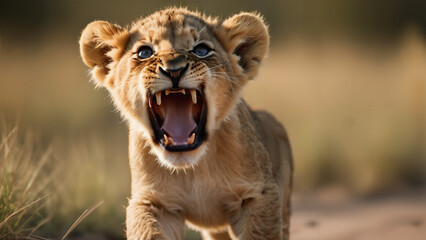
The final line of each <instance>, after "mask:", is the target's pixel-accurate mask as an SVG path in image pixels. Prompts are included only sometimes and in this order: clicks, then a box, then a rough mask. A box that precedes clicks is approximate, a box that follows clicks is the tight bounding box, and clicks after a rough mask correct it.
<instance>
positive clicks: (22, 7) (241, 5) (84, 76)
mask: <svg viewBox="0 0 426 240" xmlns="http://www.w3.org/2000/svg"><path fill="white" fill-rule="evenodd" d="M1 5H2V6H1V8H0V118H1V119H2V121H4V122H6V125H9V126H14V125H17V126H18V127H19V131H18V132H19V135H20V136H22V137H21V138H22V139H23V138H24V137H23V136H25V135H27V134H28V132H31V135H32V139H33V141H34V142H35V144H36V145H37V147H38V148H39V149H47V148H48V147H49V146H50V149H51V154H50V158H51V160H50V162H49V164H50V165H49V166H51V168H58V169H60V170H58V171H59V172H60V174H57V175H55V178H54V179H53V180H52V182H53V188H52V189H54V190H52V189H50V192H53V194H51V198H52V199H53V200H52V201H51V202H49V204H46V206H45V207H46V208H45V210H44V211H46V212H48V213H49V215H51V216H50V217H51V219H50V221H48V223H46V224H45V225H44V227H43V228H41V230H40V235H42V236H47V237H55V238H57V237H59V236H62V235H63V234H64V233H65V232H66V230H67V229H68V228H69V226H70V225H71V223H72V222H73V221H74V220H75V219H76V218H77V217H78V216H79V215H80V214H81V213H82V212H83V211H84V209H86V208H88V207H89V206H90V205H92V204H94V203H96V202H99V201H101V200H105V202H104V204H103V205H102V206H101V207H100V208H99V209H97V210H96V211H95V212H94V213H93V214H92V215H90V216H89V217H87V219H85V220H84V221H83V222H82V223H81V224H80V225H79V226H78V227H77V229H76V230H75V231H74V236H77V237H78V236H87V234H89V235H88V236H90V237H88V239H94V238H100V239H102V237H104V238H105V237H106V238H108V239H109V238H112V239H116V238H121V237H123V236H124V231H123V228H124V206H126V205H127V197H129V196H130V194H129V187H130V182H129V181H130V176H129V170H128V160H127V128H126V126H125V123H124V122H123V121H122V120H121V119H120V118H119V116H118V114H117V113H116V112H115V110H114V108H113V106H112V104H111V101H110V100H109V98H108V94H107V92H106V91H105V90H103V89H94V85H93V84H91V83H90V82H89V75H88V69H87V67H85V66H84V65H83V63H82V61H81V58H80V56H79V47H78V39H79V36H80V33H81V30H82V29H83V28H84V27H85V26H86V25H87V24H88V23H89V22H91V21H93V20H99V19H100V20H108V21H110V22H114V23H118V24H120V25H127V24H130V23H131V22H132V21H134V20H136V19H137V18H139V17H143V16H146V15H147V14H150V13H152V12H154V11H156V10H159V9H162V8H165V7H167V6H187V7H189V8H190V9H192V10H199V11H202V12H206V13H207V14H208V15H212V16H219V17H220V18H222V19H224V18H226V17H228V16H231V15H232V14H234V13H238V12H240V11H257V12H260V13H261V14H263V15H264V16H265V19H266V21H267V22H268V23H269V26H270V34H271V43H272V44H271V48H270V54H269V57H268V59H267V60H266V61H265V63H264V67H263V69H262V70H261V73H260V74H259V77H258V78H257V79H256V80H254V81H252V82H250V83H249V84H248V86H247V87H246V89H245V91H244V96H245V98H246V99H247V101H248V102H249V103H250V104H251V105H252V106H253V107H254V108H255V109H261V108H262V109H267V110H269V111H271V112H272V113H274V115H275V116H277V118H278V119H279V120H280V121H281V122H282V123H283V124H285V126H286V128H287V130H288V132H289V135H290V139H291V141H292V145H293V150H294V157H295V166H296V172H295V193H296V195H297V194H309V193H312V192H318V191H322V189H327V188H330V187H332V188H335V187H336V188H339V189H342V190H343V191H344V192H345V193H347V194H349V195H351V196H355V197H369V196H375V195H380V194H388V193H394V194H403V193H404V192H406V191H419V189H421V190H424V189H425V186H426V41H425V34H426V14H425V13H426V2H424V1H416V0H389V1H379V0H375V1H364V0H346V1H339V0H322V1H320V0H292V1H290V0H288V1H285V0H284V1H278V0H277V1H255V0H245V1H243V0H234V1H229V0H228V1H225V0H216V1H195V0H194V1H161V0H159V1H144V0H139V1H113V0H106V1H82V0H73V1H71V0H63V1H53V0H50V1H49V0H37V1H34V0H25V1H24V0H20V1H19V0H18V1H4V2H2V4H1ZM5 129H6V128H5V127H4V128H2V129H1V131H6V130H5ZM35 161H37V159H36V160H35ZM46 172H49V171H46ZM46 174H47V175H49V174H48V173H46ZM95 236H96V237H95ZM187 239H198V237H197V236H196V235H193V234H192V233H188V234H187Z"/></svg>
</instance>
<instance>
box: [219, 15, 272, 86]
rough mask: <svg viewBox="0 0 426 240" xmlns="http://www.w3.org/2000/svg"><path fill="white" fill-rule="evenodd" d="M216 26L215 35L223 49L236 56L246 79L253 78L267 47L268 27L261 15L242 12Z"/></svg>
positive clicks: (266, 51)
mask: <svg viewBox="0 0 426 240" xmlns="http://www.w3.org/2000/svg"><path fill="white" fill-rule="evenodd" d="M218 28H219V29H216V36H217V37H218V39H219V40H220V41H221V42H222V45H223V46H224V48H225V50H226V51H227V52H228V54H230V55H231V54H233V55H235V56H237V61H238V65H239V66H240V67H241V68H242V70H243V74H244V75H246V77H247V78H248V79H252V78H254V77H255V76H256V74H257V73H258V70H259V66H260V64H261V63H262V61H263V59H264V58H265V56H266V54H267V53H268V49H269V33H268V27H267V26H266V25H265V23H264V21H263V17H261V16H260V15H258V14H253V13H244V12H243V13H240V14H236V15H234V16H232V17H230V18H228V19H226V20H225V21H224V22H223V23H222V24H221V25H220V26H218ZM231 62H233V61H232V59H231Z"/></svg>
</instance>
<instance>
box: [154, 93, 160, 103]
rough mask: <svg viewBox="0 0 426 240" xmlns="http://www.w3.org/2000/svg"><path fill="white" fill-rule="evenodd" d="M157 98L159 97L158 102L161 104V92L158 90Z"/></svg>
mask: <svg viewBox="0 0 426 240" xmlns="http://www.w3.org/2000/svg"><path fill="white" fill-rule="evenodd" d="M155 98H156V99H157V104H158V105H161V92H157V93H156V94H155Z"/></svg>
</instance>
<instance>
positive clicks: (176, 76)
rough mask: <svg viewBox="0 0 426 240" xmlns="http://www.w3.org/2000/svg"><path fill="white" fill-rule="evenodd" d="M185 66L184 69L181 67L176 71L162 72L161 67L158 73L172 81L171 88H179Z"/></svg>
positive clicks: (167, 70) (186, 67)
mask: <svg viewBox="0 0 426 240" xmlns="http://www.w3.org/2000/svg"><path fill="white" fill-rule="evenodd" d="M188 65H189V64H187V65H186V66H185V67H181V68H178V69H166V70H164V69H163V68H162V67H160V72H161V73H163V74H164V75H166V76H167V77H169V78H170V80H172V83H173V88H179V81H180V78H181V77H182V76H183V75H184V74H185V72H186V70H187V69H188Z"/></svg>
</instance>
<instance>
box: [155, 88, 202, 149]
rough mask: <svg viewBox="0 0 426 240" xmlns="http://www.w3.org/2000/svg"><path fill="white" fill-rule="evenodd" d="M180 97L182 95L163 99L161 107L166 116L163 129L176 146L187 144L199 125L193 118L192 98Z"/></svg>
mask: <svg viewBox="0 0 426 240" xmlns="http://www.w3.org/2000/svg"><path fill="white" fill-rule="evenodd" d="M173 95H176V96H173ZM179 95H181V94H171V95H169V96H168V97H165V98H163V99H164V102H163V103H162V104H161V107H162V109H163V110H164V115H165V119H164V123H163V126H162V129H163V130H165V131H166V132H167V133H168V134H169V137H171V138H172V140H173V142H174V143H175V144H179V145H181V144H186V143H187V141H188V138H189V135H190V134H191V132H192V131H193V130H194V128H195V127H196V126H197V124H196V123H195V121H194V118H193V117H192V112H191V111H192V109H191V107H192V101H191V98H188V97H184V96H183V95H181V96H179Z"/></svg>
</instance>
